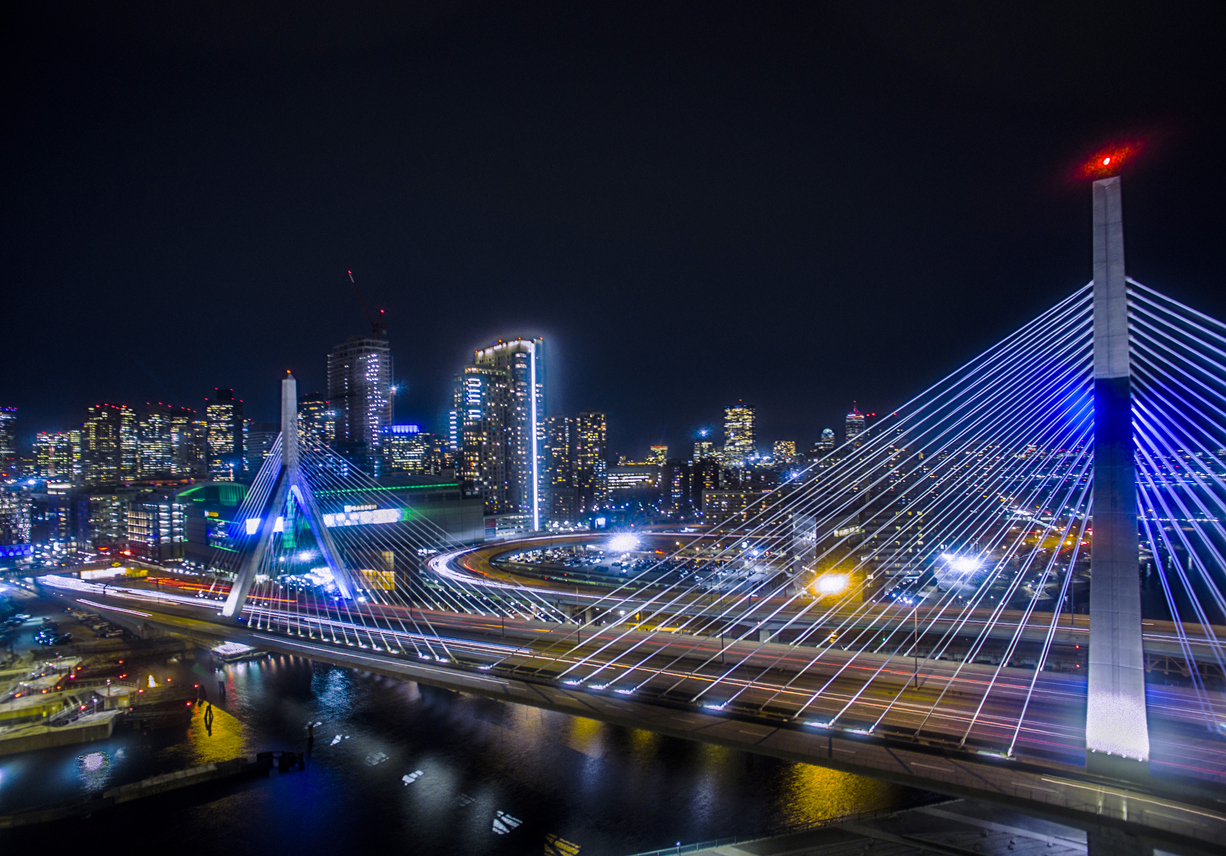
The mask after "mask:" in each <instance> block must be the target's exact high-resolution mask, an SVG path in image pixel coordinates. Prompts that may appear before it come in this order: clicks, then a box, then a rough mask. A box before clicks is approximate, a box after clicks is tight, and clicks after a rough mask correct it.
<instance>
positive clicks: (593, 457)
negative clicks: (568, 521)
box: [574, 410, 609, 514]
mask: <svg viewBox="0 0 1226 856" xmlns="http://www.w3.org/2000/svg"><path fill="white" fill-rule="evenodd" d="M574 434H575V459H574V460H575V463H574V468H575V490H576V497H577V501H578V503H579V513H580V514H588V513H591V512H593V511H597V510H599V509H601V508H604V507H605V506H606V505H607V504H608V502H609V482H608V457H609V424H608V419H607V418H606V417H605V414H603V413H601V412H599V411H595V410H585V411H583V412H581V413H579V414H578V415H577V416H576V417H575V431H574Z"/></svg>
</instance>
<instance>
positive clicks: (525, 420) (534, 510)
mask: <svg viewBox="0 0 1226 856" xmlns="http://www.w3.org/2000/svg"><path fill="white" fill-rule="evenodd" d="M473 365H475V366H482V367H486V368H492V369H498V370H500V371H502V372H503V373H504V376H505V383H506V384H507V393H508V397H507V420H506V435H505V438H504V442H505V444H506V447H507V463H506V485H507V486H506V491H507V502H508V506H509V508H510V510H512V513H517V514H524V515H528V516H530V518H531V521H532V528H533V529H534V530H536V529H540V528H541V505H540V499H541V487H542V484H541V482H542V478H543V473H542V469H543V468H542V460H541V455H542V447H543V445H544V428H545V417H546V416H547V415H548V410H547V408H546V406H545V340H544V339H540V338H537V339H511V340H509V341H505V342H504V341H498V342H495V343H494V344H493V345H491V346H489V347H488V348H483V349H481V350H479V351H477V352H476V354H475V355H474V357H473Z"/></svg>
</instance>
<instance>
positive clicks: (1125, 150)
mask: <svg viewBox="0 0 1226 856" xmlns="http://www.w3.org/2000/svg"><path fill="white" fill-rule="evenodd" d="M1141 148H1142V144H1141V142H1140V141H1139V140H1133V141H1131V142H1127V143H1117V144H1115V145H1112V146H1107V147H1105V148H1103V149H1101V150H1100V151H1098V152H1096V153H1095V154H1094V155H1093V156H1092V157H1091V158H1090V159H1089V160H1087V161H1086V162H1085V163H1083V164H1082V165H1081V168H1080V170H1079V172H1080V173H1081V178H1083V179H1085V178H1088V179H1091V180H1097V179H1100V178H1109V177H1111V176H1113V175H1118V174H1119V172H1120V170H1121V169H1123V167H1124V165H1125V164H1126V163H1128V162H1129V161H1131V160H1133V159H1134V158H1135V157H1136V156H1137V155H1139V154H1140V153H1141Z"/></svg>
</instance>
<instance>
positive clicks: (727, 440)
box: [724, 403, 757, 467]
mask: <svg viewBox="0 0 1226 856" xmlns="http://www.w3.org/2000/svg"><path fill="white" fill-rule="evenodd" d="M754 419H755V413H754V408H753V407H751V406H750V405H747V404H740V403H738V404H736V405H734V406H730V407H725V408H724V466H726V467H743V466H745V462H746V459H747V458H750V457H752V456H753V454H754V449H755V446H756V443H757V440H756V438H755V436H754Z"/></svg>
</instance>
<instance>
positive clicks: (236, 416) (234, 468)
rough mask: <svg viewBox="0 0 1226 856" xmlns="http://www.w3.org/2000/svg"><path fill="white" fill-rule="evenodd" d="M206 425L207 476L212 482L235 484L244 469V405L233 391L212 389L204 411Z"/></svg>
mask: <svg viewBox="0 0 1226 856" xmlns="http://www.w3.org/2000/svg"><path fill="white" fill-rule="evenodd" d="M204 418H205V422H206V423H207V424H208V441H207V446H208V456H207V461H208V473H209V478H211V479H213V480H214V481H238V480H239V479H240V478H241V477H242V474H243V472H244V467H245V465H246V459H245V457H244V455H245V452H246V450H245V444H244V442H243V441H244V435H245V433H246V432H245V430H244V429H245V427H246V423H245V421H244V420H243V402H242V400H241V399H236V398H235V397H234V390H232V389H215V390H213V397H212V398H210V399H208V402H207V403H206V404H205V408H204Z"/></svg>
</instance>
